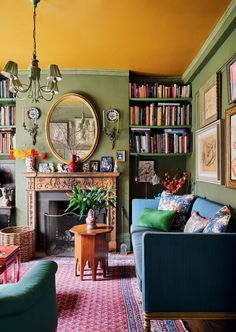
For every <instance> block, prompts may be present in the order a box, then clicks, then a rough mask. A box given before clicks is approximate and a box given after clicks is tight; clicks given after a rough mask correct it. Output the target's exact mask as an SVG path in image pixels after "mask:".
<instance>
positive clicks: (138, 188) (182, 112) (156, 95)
mask: <svg viewBox="0 0 236 332" xmlns="http://www.w3.org/2000/svg"><path fill="white" fill-rule="evenodd" d="M141 79H142V78H141ZM141 79H140V78H139V80H138V81H136V82H135V77H131V80H132V82H131V83H129V135H130V136H129V142H130V144H129V145H130V149H129V150H130V151H129V155H130V188H131V189H130V199H131V200H132V199H133V198H137V197H144V196H145V197H147V196H149V197H154V195H155V194H157V193H158V192H161V190H163V188H162V187H161V186H157V187H154V186H152V185H151V184H150V183H148V184H146V185H144V184H143V185H142V182H140V181H139V162H140V161H152V162H153V161H154V170H155V173H156V174H157V175H158V176H159V177H161V178H162V177H163V175H164V174H165V172H170V173H173V172H176V169H177V168H179V169H182V170H186V160H187V158H188V156H190V155H191V152H192V132H191V127H192V105H191V100H192V98H191V85H190V84H183V83H182V82H181V81H179V82H178V83H177V82H174V81H173V82H172V78H170V81H171V83H167V82H166V79H164V82H161V81H158V79H157V80H155V78H152V80H155V81H152V82H147V79H148V78H147V77H144V82H142V81H141ZM140 164H141V163H140ZM148 192H149V193H148ZM148 194H149V195H148Z"/></svg>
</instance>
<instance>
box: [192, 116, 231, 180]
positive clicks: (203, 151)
mask: <svg viewBox="0 0 236 332" xmlns="http://www.w3.org/2000/svg"><path fill="white" fill-rule="evenodd" d="M222 135H223V120H217V121H215V122H213V123H212V124H210V125H208V126H206V127H204V128H201V129H200V130H198V131H196V181H203V182H211V183H215V184H222V183H223V180H224V179H223V167H222V166H223V165H222V160H223V158H222V144H221V141H222V137H223V136H222Z"/></svg>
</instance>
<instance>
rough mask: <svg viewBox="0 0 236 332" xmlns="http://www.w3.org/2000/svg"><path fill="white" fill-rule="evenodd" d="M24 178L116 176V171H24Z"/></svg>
mask: <svg viewBox="0 0 236 332" xmlns="http://www.w3.org/2000/svg"><path fill="white" fill-rule="evenodd" d="M23 175H24V176H25V177H26V178H35V177H37V178H117V177H118V176H119V175H120V173H118V172H88V173H86V172H68V173H66V172H65V173H63V172H62V173H59V172H55V173H41V172H24V173H23Z"/></svg>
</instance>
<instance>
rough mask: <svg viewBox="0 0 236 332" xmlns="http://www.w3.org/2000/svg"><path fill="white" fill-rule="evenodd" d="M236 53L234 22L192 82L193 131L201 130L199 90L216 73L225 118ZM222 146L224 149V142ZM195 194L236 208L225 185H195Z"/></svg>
mask: <svg viewBox="0 0 236 332" xmlns="http://www.w3.org/2000/svg"><path fill="white" fill-rule="evenodd" d="M235 52H236V29H235V20H234V29H232V32H231V33H230V34H229V35H228V37H227V38H226V39H225V40H224V41H223V42H222V43H221V44H218V48H217V50H214V52H213V55H211V57H210V58H209V59H208V61H207V63H206V64H205V65H204V67H203V68H202V69H201V71H200V72H199V73H198V74H197V75H196V76H195V78H194V79H193V81H192V94H193V131H194V132H195V131H196V130H197V129H199V119H200V113H199V89H200V88H201V87H202V86H203V85H204V84H205V83H206V82H207V81H208V79H209V78H210V77H211V76H212V75H213V74H214V73H216V72H218V71H219V72H221V74H222V102H221V118H225V109H227V108H228V107H229V106H230V105H229V104H228V95H227V77H226V63H227V62H228V60H229V59H230V58H231V57H232V55H233V54H234V53H235ZM222 146H223V147H224V141H223V144H222ZM196 153H197V151H196V148H194V153H193V154H192V157H191V158H190V159H189V161H188V163H187V166H188V170H189V171H190V172H191V174H192V176H193V178H194V176H195V154H196ZM222 158H223V161H224V162H225V154H224V152H223V153H222ZM195 193H196V194H197V195H200V196H206V197H207V198H209V199H212V200H215V201H217V202H220V203H223V204H230V205H232V206H234V207H235V206H236V190H234V189H229V188H226V187H225V186H224V185H216V184H211V183H206V182H196V183H195Z"/></svg>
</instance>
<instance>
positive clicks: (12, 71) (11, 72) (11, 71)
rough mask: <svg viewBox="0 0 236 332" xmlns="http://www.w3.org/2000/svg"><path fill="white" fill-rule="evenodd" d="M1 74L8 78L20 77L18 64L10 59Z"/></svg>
mask: <svg viewBox="0 0 236 332" xmlns="http://www.w3.org/2000/svg"><path fill="white" fill-rule="evenodd" d="M1 74H2V75H3V76H5V77H7V78H12V77H13V78H14V79H17V78H18V65H17V63H15V62H14V61H8V62H7V64H6V65H5V67H4V68H3V70H2V71H1Z"/></svg>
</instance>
